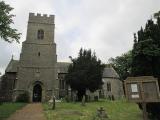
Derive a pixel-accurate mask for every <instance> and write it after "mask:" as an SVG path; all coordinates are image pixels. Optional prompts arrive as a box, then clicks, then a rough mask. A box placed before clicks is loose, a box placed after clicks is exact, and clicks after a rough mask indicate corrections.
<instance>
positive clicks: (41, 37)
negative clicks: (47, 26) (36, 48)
mask: <svg viewBox="0 0 160 120" xmlns="http://www.w3.org/2000/svg"><path fill="white" fill-rule="evenodd" d="M37 38H38V39H39V40H42V39H44V31H43V30H42V29H40V30H38V33H37Z"/></svg>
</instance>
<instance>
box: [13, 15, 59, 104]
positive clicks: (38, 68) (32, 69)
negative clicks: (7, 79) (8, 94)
mask: <svg viewBox="0 0 160 120" xmlns="http://www.w3.org/2000/svg"><path fill="white" fill-rule="evenodd" d="M54 28H55V25H54V15H50V16H47V15H43V16H41V15H40V14H37V15H34V13H30V14H29V21H28V29H27V36H26V41H24V42H23V44H22V51H21V54H20V60H19V67H18V72H17V79H16V81H15V89H14V99H16V97H17V96H18V95H19V94H22V93H23V92H28V93H29V98H30V101H31V102H40V101H46V100H49V99H51V98H52V96H53V95H56V93H57V92H56V88H58V81H56V63H57V55H56V44H55V42H54Z"/></svg>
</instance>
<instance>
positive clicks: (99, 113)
mask: <svg viewBox="0 0 160 120" xmlns="http://www.w3.org/2000/svg"><path fill="white" fill-rule="evenodd" d="M97 117H98V118H100V119H102V120H108V116H107V113H106V111H105V109H104V108H103V107H100V108H99V109H97Z"/></svg>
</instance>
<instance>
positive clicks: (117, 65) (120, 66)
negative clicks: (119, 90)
mask: <svg viewBox="0 0 160 120" xmlns="http://www.w3.org/2000/svg"><path fill="white" fill-rule="evenodd" d="M109 64H111V65H112V66H113V68H114V69H115V70H116V72H117V73H118V74H119V77H120V80H125V79H126V78H127V77H128V76H129V75H130V74H131V65H132V51H128V52H127V53H124V54H122V55H121V56H117V57H116V58H110V59H109Z"/></svg>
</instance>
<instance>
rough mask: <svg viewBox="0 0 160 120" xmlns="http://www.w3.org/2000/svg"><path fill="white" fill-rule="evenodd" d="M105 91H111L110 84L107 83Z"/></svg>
mask: <svg viewBox="0 0 160 120" xmlns="http://www.w3.org/2000/svg"><path fill="white" fill-rule="evenodd" d="M107 91H111V83H107Z"/></svg>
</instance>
